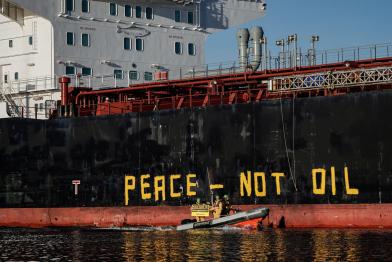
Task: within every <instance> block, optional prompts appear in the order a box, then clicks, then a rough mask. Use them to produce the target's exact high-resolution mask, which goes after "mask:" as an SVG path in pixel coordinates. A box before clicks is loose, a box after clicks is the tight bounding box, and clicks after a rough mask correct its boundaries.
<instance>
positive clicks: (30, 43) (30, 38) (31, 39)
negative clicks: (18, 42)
mask: <svg viewBox="0 0 392 262" xmlns="http://www.w3.org/2000/svg"><path fill="white" fill-rule="evenodd" d="M29 45H33V37H32V36H29Z"/></svg>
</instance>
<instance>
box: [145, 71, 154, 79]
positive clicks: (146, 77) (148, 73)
mask: <svg viewBox="0 0 392 262" xmlns="http://www.w3.org/2000/svg"><path fill="white" fill-rule="evenodd" d="M152 79H153V78H152V73H151V72H144V80H146V81H152Z"/></svg>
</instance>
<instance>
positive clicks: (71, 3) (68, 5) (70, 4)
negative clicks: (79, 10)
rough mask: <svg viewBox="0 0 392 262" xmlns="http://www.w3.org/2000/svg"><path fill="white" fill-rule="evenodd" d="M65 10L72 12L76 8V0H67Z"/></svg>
mask: <svg viewBox="0 0 392 262" xmlns="http://www.w3.org/2000/svg"><path fill="white" fill-rule="evenodd" d="M65 10H66V11H68V12H72V11H73V10H74V0H66V2H65Z"/></svg>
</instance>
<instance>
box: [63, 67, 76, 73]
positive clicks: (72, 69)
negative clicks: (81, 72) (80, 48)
mask: <svg viewBox="0 0 392 262" xmlns="http://www.w3.org/2000/svg"><path fill="white" fill-rule="evenodd" d="M65 74H66V75H75V67H73V66H66V67H65Z"/></svg>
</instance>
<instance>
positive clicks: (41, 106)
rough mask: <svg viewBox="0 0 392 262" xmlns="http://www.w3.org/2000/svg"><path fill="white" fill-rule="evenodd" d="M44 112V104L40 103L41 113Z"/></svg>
mask: <svg viewBox="0 0 392 262" xmlns="http://www.w3.org/2000/svg"><path fill="white" fill-rule="evenodd" d="M42 110H44V103H39V111H42Z"/></svg>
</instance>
